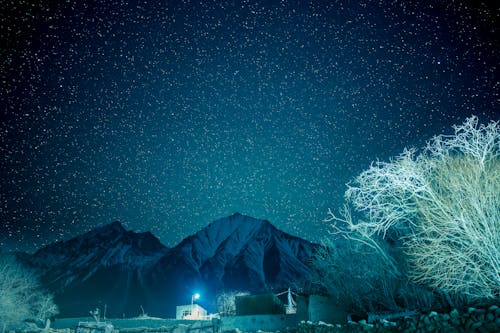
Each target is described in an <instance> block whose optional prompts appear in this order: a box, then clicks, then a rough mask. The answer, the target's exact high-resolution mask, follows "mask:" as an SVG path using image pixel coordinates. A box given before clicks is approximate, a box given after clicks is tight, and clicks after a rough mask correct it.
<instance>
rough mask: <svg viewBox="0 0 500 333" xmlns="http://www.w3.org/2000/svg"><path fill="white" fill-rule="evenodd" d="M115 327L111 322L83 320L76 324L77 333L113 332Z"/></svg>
mask: <svg viewBox="0 0 500 333" xmlns="http://www.w3.org/2000/svg"><path fill="white" fill-rule="evenodd" d="M114 330H115V328H114V327H113V324H111V323H109V322H103V321H100V322H97V321H81V322H79V323H78V326H76V329H75V333H113V332H114Z"/></svg>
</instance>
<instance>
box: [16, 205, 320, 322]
mask: <svg viewBox="0 0 500 333" xmlns="http://www.w3.org/2000/svg"><path fill="white" fill-rule="evenodd" d="M317 246H318V245H316V244H313V243H310V242H308V241H306V240H303V239H301V238H298V237H294V236H291V235H289V234H287V233H284V232H282V231H280V230H278V229H277V228H275V227H274V226H273V225H272V224H271V223H269V222H268V221H264V220H258V219H254V218H251V217H248V216H244V215H241V214H238V213H237V214H234V215H232V216H229V217H226V218H222V219H219V220H216V221H214V222H212V223H211V224H209V225H208V226H207V227H205V228H204V229H202V230H200V231H199V232H197V233H196V234H194V235H192V236H189V237H187V238H186V239H184V240H183V241H182V242H181V243H180V244H178V245H177V246H175V247H173V248H171V249H168V248H167V247H165V246H164V245H162V244H161V243H160V241H159V240H158V239H157V238H156V237H155V236H153V235H152V234H151V233H149V232H146V233H135V232H132V231H126V230H125V229H124V228H123V226H122V225H121V224H120V223H119V222H114V223H111V224H109V225H106V226H103V227H100V228H97V229H94V230H92V231H90V232H88V233H85V234H83V235H80V236H78V237H75V238H73V239H70V240H68V241H64V242H58V243H54V244H51V245H49V246H47V247H44V248H42V249H40V250H39V251H37V252H36V253H34V254H33V255H24V256H23V258H24V260H25V261H26V262H28V263H29V264H30V265H32V266H33V267H35V268H36V269H37V270H38V271H39V272H40V274H41V281H42V283H43V284H44V286H45V287H46V288H48V289H49V290H51V291H52V292H54V293H55V295H56V303H57V304H58V305H59V307H60V309H61V314H62V315H64V316H81V315H86V314H87V313H88V311H89V310H90V309H93V308H95V307H104V305H106V307H107V309H108V316H120V317H121V316H122V315H125V316H136V315H138V314H139V313H140V311H141V309H140V307H141V306H143V307H144V309H145V310H146V312H148V313H149V314H150V315H155V316H163V317H172V316H173V315H174V312H175V306H176V305H181V304H188V303H190V301H191V295H192V294H193V293H194V292H200V293H201V294H202V295H203V298H202V300H200V303H201V304H202V305H203V306H204V307H206V308H208V309H211V310H213V309H214V308H215V301H214V300H215V296H216V295H217V294H218V293H219V292H221V291H233V290H240V291H250V292H254V293H256V292H262V291H266V290H271V289H277V290H281V289H283V288H287V287H288V286H298V285H301V284H302V283H304V282H306V281H308V280H310V278H311V275H312V271H311V268H310V259H311V256H312V254H313V252H314V251H315V249H316V247H317Z"/></svg>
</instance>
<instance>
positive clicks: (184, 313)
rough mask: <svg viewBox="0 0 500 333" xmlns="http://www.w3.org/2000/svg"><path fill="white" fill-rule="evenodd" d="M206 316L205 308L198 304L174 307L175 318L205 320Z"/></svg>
mask: <svg viewBox="0 0 500 333" xmlns="http://www.w3.org/2000/svg"><path fill="white" fill-rule="evenodd" d="M207 318H208V316H207V310H205V309H204V308H202V307H201V306H199V305H198V304H188V305H179V306H177V307H176V311H175V319H180V320H205V319H207Z"/></svg>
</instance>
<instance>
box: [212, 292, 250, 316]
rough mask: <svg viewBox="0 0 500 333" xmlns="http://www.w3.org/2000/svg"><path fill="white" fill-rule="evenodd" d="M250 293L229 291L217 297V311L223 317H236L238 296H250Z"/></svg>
mask: <svg viewBox="0 0 500 333" xmlns="http://www.w3.org/2000/svg"><path fill="white" fill-rule="evenodd" d="M249 294H250V293H248V292H242V291H229V292H222V293H220V294H219V295H217V300H216V302H217V311H218V312H219V314H220V315H222V316H234V315H235V314H236V296H245V295H249Z"/></svg>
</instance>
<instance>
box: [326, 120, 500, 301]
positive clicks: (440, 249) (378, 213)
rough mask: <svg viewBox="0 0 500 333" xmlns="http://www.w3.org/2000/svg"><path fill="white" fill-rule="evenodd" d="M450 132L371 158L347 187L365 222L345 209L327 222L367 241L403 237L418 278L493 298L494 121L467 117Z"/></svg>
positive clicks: (499, 242)
mask: <svg viewBox="0 0 500 333" xmlns="http://www.w3.org/2000/svg"><path fill="white" fill-rule="evenodd" d="M454 130H455V133H454V134H453V135H449V136H445V135H440V136H436V137H434V138H433V139H432V140H431V141H429V142H428V144H427V146H426V148H425V149H423V150H422V151H421V152H418V151H417V150H415V149H407V150H405V151H404V152H403V153H402V154H401V155H399V156H398V157H397V158H395V159H393V160H391V161H389V162H377V163H374V164H372V165H371V167H370V168H369V169H368V170H366V171H364V172H362V173H361V174H360V175H359V176H358V177H357V178H356V179H355V181H354V182H353V183H352V184H350V185H349V186H348V189H347V191H346V200H347V204H348V205H349V206H351V205H352V207H354V208H355V209H356V210H358V211H359V212H361V213H363V214H364V216H365V218H366V220H359V221H355V220H354V219H353V218H352V217H351V215H350V214H348V213H347V214H344V215H343V216H341V217H336V216H333V214H331V218H330V219H329V220H330V221H331V222H332V226H333V228H334V229H335V231H336V232H341V233H343V234H344V235H349V237H351V238H355V239H358V240H361V241H364V242H367V244H369V242H370V239H373V236H374V235H381V236H382V237H398V238H399V239H401V240H402V241H403V246H404V248H405V251H406V254H407V255H408V259H409V262H410V264H411V266H410V267H411V269H410V270H409V275H410V277H411V278H412V279H413V280H414V281H416V282H418V283H423V284H425V285H428V286H430V287H432V288H434V289H435V290H438V291H439V290H441V291H444V292H446V293H449V294H451V295H460V296H465V297H467V298H468V299H469V300H477V299H498V297H499V296H500V130H499V123H498V122H494V121H492V122H490V123H489V124H487V125H479V124H478V119H477V118H476V117H471V118H468V119H467V120H466V121H465V122H464V124H462V125H460V126H455V127H454ZM346 211H347V210H346ZM339 221H340V222H343V223H345V226H347V229H348V232H347V233H346V232H344V231H342V230H343V229H342V228H341V227H339V225H338V224H336V222H339ZM379 252H380V253H383V252H382V251H379ZM388 260H389V262H390V258H388Z"/></svg>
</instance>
